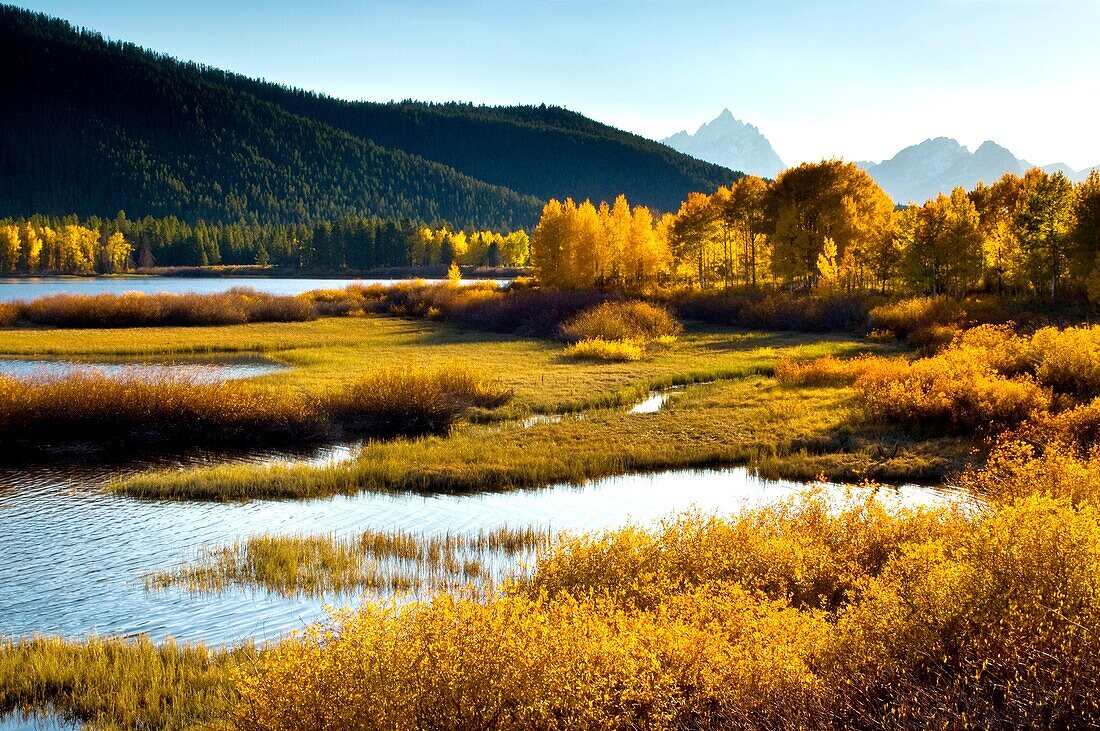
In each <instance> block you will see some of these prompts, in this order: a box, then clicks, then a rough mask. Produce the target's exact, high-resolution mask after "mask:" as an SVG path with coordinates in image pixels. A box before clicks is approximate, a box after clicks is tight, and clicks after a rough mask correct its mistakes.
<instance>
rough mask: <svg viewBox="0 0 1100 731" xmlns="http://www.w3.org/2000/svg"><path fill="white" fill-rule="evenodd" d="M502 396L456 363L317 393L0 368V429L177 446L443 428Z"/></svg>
mask: <svg viewBox="0 0 1100 731" xmlns="http://www.w3.org/2000/svg"><path fill="white" fill-rule="evenodd" d="M509 398H510V394H509V393H508V392H506V391H504V390H502V389H500V388H497V387H495V386H493V385H491V384H486V383H484V382H482V381H481V380H480V379H479V378H477V377H476V376H474V375H472V374H470V373H467V372H465V371H461V370H456V371H449V372H443V373H433V372H426V371H421V370H419V369H409V370H405V371H402V372H398V371H396V370H383V371H375V372H373V373H370V374H368V375H366V376H364V377H362V378H361V379H360V380H358V381H355V382H352V383H351V384H349V385H348V386H346V387H344V388H343V389H341V390H339V391H336V392H334V393H332V394H330V395H329V396H327V397H322V398H314V397H307V396H304V395H303V394H301V393H299V392H296V391H291V390H282V389H280V390H276V389H274V388H270V387H267V386H258V385H254V384H252V383H248V382H244V381H224V382H219V383H204V382H196V381H195V380H193V379H190V378H188V377H187V376H179V377H176V376H163V377H159V378H157V379H148V378H142V377H131V378H121V379H119V378H112V377H110V376H105V375H102V374H97V373H91V374H76V375H72V376H67V377H64V378H45V379H35V380H32V381H24V380H19V379H14V378H3V377H0V438H2V439H4V440H6V441H7V442H8V443H9V444H12V445H14V444H20V445H30V446H41V445H42V444H43V443H45V444H47V445H49V444H57V443H59V442H68V441H84V442H96V443H100V442H107V443H118V444H150V445H157V446H180V445H185V444H200V443H203V444H205V443H213V444H218V445H230V444H241V443H250V444H263V443H272V442H285V441H288V440H292V439H293V440H296V441H306V442H308V441H317V440H320V439H322V438H334V437H336V436H339V435H356V434H427V433H439V432H443V431H446V430H447V429H449V428H450V427H451V425H452V424H453V423H454V422H455V420H457V419H458V418H460V417H462V416H463V415H464V414H466V413H467V412H468V411H469V410H470V409H472V408H475V407H477V408H491V407H495V406H500V405H502V404H503V403H505V402H506V401H507V400H508V399H509Z"/></svg>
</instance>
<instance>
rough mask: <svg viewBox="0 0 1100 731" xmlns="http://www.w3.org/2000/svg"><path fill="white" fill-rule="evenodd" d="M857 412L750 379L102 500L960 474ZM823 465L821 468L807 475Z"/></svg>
mask: <svg viewBox="0 0 1100 731" xmlns="http://www.w3.org/2000/svg"><path fill="white" fill-rule="evenodd" d="M643 393H644V392H643ZM856 409H857V407H856V405H855V404H854V398H853V395H852V393H851V392H850V391H849V390H847V389H838V388H835V387H805V388H790V387H779V386H778V384H776V382H775V381H774V380H773V379H770V378H764V377H749V378H744V379H740V380H730V381H719V382H715V383H712V384H704V385H700V386H698V387H696V388H692V389H687V390H685V391H684V392H682V394H681V395H680V396H679V397H678V398H677V399H676V400H675V401H674V402H671V403H670V404H669V405H668V406H666V407H665V408H662V409H661V410H660V411H658V412H656V413H653V414H646V415H644V416H638V415H633V414H628V413H626V412H625V411H623V410H612V409H603V410H594V411H589V412H587V413H586V414H585V418H584V419H566V420H563V421H561V422H558V423H552V424H538V425H532V426H528V427H526V428H525V427H524V426H523V425H522V423H519V422H506V423H503V424H494V425H484V426H482V425H464V426H463V427H461V428H460V429H458V430H456V431H455V432H454V433H452V434H451V435H450V436H448V437H447V438H439V437H427V438H423V439H415V440H412V439H398V440H395V441H391V442H386V443H378V444H374V445H372V446H371V447H369V448H367V449H365V450H363V451H362V452H361V453H360V456H359V458H358V459H357V460H355V461H353V462H349V463H344V464H340V465H334V466H328V467H322V468H313V467H301V466H273V467H252V466H225V467H213V468H200V469H195V470H188V471H184V472H180V471H153V472H145V473H141V474H138V475H134V476H132V477H129V478H126V479H123V480H119V481H115V482H113V483H112V484H111V485H110V486H109V489H111V490H113V491H116V492H118V493H121V494H125V495H129V496H132V497H144V498H164V499H176V500H189V499H198V500H247V499H254V498H261V497H278V498H305V497H321V496H326V495H333V494H355V493H358V492H361V491H383V492H385V491H413V492H470V491H483V490H490V491H492V490H509V489H515V488H519V487H539V486H545V485H550V484H554V483H559V482H573V483H579V482H583V481H585V480H588V479H595V478H600V477H607V476H612V475H619V474H626V473H631V472H643V471H650V470H663V469H675V468H693V467H698V468H704V467H721V466H731V465H748V466H750V467H755V466H757V465H768V466H769V467H770V468H772V469H775V468H777V467H780V468H781V467H782V465H783V463H784V460H785V459H787V458H793V459H794V460H795V461H794V462H792V467H793V468H796V472H797V474H794V475H791V476H794V477H808V478H810V479H813V478H815V477H817V476H818V475H819V474H821V473H822V472H824V473H825V474H826V475H829V476H832V475H831V471H832V470H835V471H836V473H837V474H841V475H845V476H848V475H852V474H857V473H858V474H859V475H860V477H861V478H863V477H868V478H873V477H882V478H884V479H885V478H886V477H890V478H891V479H895V478H902V479H911V480H919V481H922V482H926V481H929V480H931V479H935V478H936V477H942V475H943V474H944V473H945V472H946V471H949V470H951V469H955V468H957V467H960V466H961V464H962V462H963V461H965V459H966V458H968V457H969V456H970V450H971V449H972V447H973V446H974V445H973V443H972V442H969V441H966V440H960V439H954V440H949V439H925V440H917V439H912V438H908V439H904V440H902V439H901V438H900V435H899V434H898V433H897V432H895V431H891V430H890V429H883V428H881V427H875V428H873V429H868V430H862V429H861V428H859V427H858V426H853V423H854V422H855V420H854V419H853V415H854V413H857V412H856ZM823 456H827V459H826V461H824V462H819V463H815V460H817V459H819V458H822V457H823ZM824 468H828V469H824ZM807 470H811V471H809V472H807Z"/></svg>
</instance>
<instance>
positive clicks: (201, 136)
mask: <svg viewBox="0 0 1100 731" xmlns="http://www.w3.org/2000/svg"><path fill="white" fill-rule="evenodd" d="M207 75H208V74H207V72H205V71H203V70H202V69H200V68H199V67H197V66H195V65H193V64H185V63H181V62H178V61H175V60H173V59H170V58H166V57H163V56H159V55H155V54H152V53H149V52H147V51H145V50H142V49H140V48H137V47H135V46H133V45H130V44H123V43H116V42H107V41H105V40H104V39H103V38H101V37H100V36H99V35H97V34H94V33H90V32H84V31H78V30H76V29H74V28H73V27H72V26H70V25H69V24H68V23H65V22H64V21H59V20H53V19H49V18H47V17H46V16H42V15H38V14H34V13H28V12H25V11H21V10H16V9H13V8H8V7H4V8H0V93H2V94H3V98H4V99H6V100H8V101H9V103H6V104H5V105H4V106H3V107H2V108H0V127H2V128H3V130H4V132H3V136H2V138H0V173H2V174H0V211H2V213H3V215H26V214H32V213H55V214H60V213H77V214H79V215H92V214H101V215H102V214H113V213H114V212H115V211H118V210H119V209H123V210H126V211H127V212H128V213H129V214H130V215H131V216H136V215H146V214H151V215H176V216H179V217H181V218H183V219H185V220H192V221H193V220H197V219H207V220H217V221H236V220H245V221H259V222H273V221H301V220H310V219H318V218H335V217H337V216H339V215H342V214H345V213H351V212H356V213H363V214H376V215H379V216H385V217H391V218H399V217H409V218H420V219H424V220H433V219H445V220H450V221H453V222H455V223H457V224H460V225H476V226H482V227H493V228H504V229H507V228H513V227H516V226H522V225H527V224H529V223H530V221H531V220H532V219H533V218H534V216H535V215H536V213H537V211H538V208H539V202H538V201H537V200H536V199H535V198H533V197H530V196H521V195H519V194H517V193H515V192H513V191H510V190H507V189H504V188H501V187H498V186H492V185H489V184H487V183H484V182H481V181H478V180H475V179H473V178H470V177H469V176H465V175H462V174H460V173H458V172H457V171H455V170H453V169H450V168H447V167H446V166H443V165H440V164H438V163H435V162H430V161H427V160H424V159H422V158H419V157H417V156H414V155H410V154H408V153H405V152H400V151H393V150H386V149H383V148H381V147H378V146H377V145H375V144H373V143H371V142H369V141H366V140H362V139H359V138H357V137H354V136H352V135H349V134H347V133H345V132H341V131H338V130H334V129H332V128H331V127H328V126H326V125H323V124H321V123H318V122H316V121H314V120H309V119H305V118H303V117H300V116H298V115H294V114H291V113H289V112H287V111H286V110H284V109H282V108H280V107H278V106H275V105H273V104H269V103H266V102H264V101H262V100H259V99H256V98H255V97H253V96H251V95H248V94H244V93H241V92H239V91H234V90H233V89H231V88H229V87H227V86H226V85H224V84H222V85H219V84H215V83H211V82H210V81H208V80H207V78H206V76H207ZM12 100H18V102H16V103H10V102H12Z"/></svg>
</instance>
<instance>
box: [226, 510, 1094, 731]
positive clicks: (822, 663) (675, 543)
mask: <svg viewBox="0 0 1100 731" xmlns="http://www.w3.org/2000/svg"><path fill="white" fill-rule="evenodd" d="M424 658H430V659H431V661H430V662H426V661H424ZM1098 658H1100V513H1098V512H1097V510H1096V509H1095V508H1094V507H1093V506H1092V505H1091V504H1087V503H1086V504H1083V505H1081V506H1080V507H1077V508H1074V507H1072V506H1071V505H1069V504H1068V503H1067V502H1064V501H1059V500H1055V499H1052V498H1050V497H1046V496H1041V495H1032V496H1029V497H1021V498H1018V499H1014V500H1012V501H1010V502H1007V503H1004V504H997V505H995V506H992V507H991V508H989V509H987V510H982V511H966V510H948V509H938V510H901V511H898V512H892V511H889V510H885V509H884V508H883V507H882V505H881V504H880V503H878V502H877V501H875V500H870V501H867V502H855V503H849V504H847V505H846V506H843V507H841V508H839V509H838V506H836V505H835V504H834V503H832V502H830V501H829V500H826V499H823V498H822V497H820V496H819V497H818V498H816V499H815V498H810V499H808V500H807V501H806V502H804V503H801V504H798V503H794V502H792V503H787V504H785V505H780V506H778V507H773V508H765V509H762V510H757V511H752V512H748V513H745V514H742V515H740V516H737V517H733V518H729V519H718V518H703V517H701V516H688V517H685V518H682V519H680V520H678V521H676V522H673V523H670V524H667V525H665V526H664V527H663V528H661V529H659V530H658V531H656V532H648V531H643V530H639V529H637V528H625V529H621V530H618V531H614V532H612V533H609V534H605V535H603V536H588V537H580V538H575V539H572V540H570V541H568V542H566V543H564V544H562V545H560V546H559V547H557V548H555V549H553V550H552V551H551V552H550V553H549V554H548V555H546V556H545V557H543V558H542V559H540V561H539V564H538V566H537V567H536V569H535V572H534V575H533V577H532V578H531V579H530V580H529V581H521V582H520V583H519V584H518V585H515V586H513V588H512V589H511V591H510V592H509V593H508V594H507V595H506V596H504V597H502V598H498V599H494V600H490V601H487V602H485V603H478V602H471V601H459V600H457V599H455V598H453V597H451V596H447V595H444V596H441V597H439V598H437V599H435V600H434V601H432V602H430V603H427V604H415V605H410V606H406V607H405V608H396V607H392V606H367V607H365V608H363V609H362V610H359V611H357V612H351V611H347V612H343V613H338V614H336V615H335V616H334V617H333V618H332V619H331V620H330V621H329V622H327V623H324V624H322V625H319V626H317V627H314V628H312V629H311V630H309V631H308V632H306V633H304V634H302V635H300V636H298V637H296V638H294V639H292V640H290V641H288V642H286V643H283V644H281V645H279V646H277V647H275V648H274V649H273V651H272V652H270V653H269V654H267V655H266V656H265V657H264V658H263V659H262V661H261V663H260V665H259V666H258V667H257V668H256V671H255V672H254V673H252V674H250V675H247V676H244V677H243V678H242V681H241V683H240V685H239V692H240V694H241V698H242V701H241V704H240V706H239V708H238V711H237V713H236V715H235V719H236V720H235V724H236V727H237V728H238V729H241V730H242V731H243V730H246V729H248V730H251V729H264V730H265V731H275V730H277V729H296V728H303V727H307V726H308V727H309V728H317V729H322V730H323V729H343V728H419V727H423V726H425V725H431V726H432V727H433V728H445V729H459V728H471V727H485V728H496V729H521V728H555V729H588V728H647V729H686V728H690V729H721V728H750V729H752V728H755V729H774V728H806V729H833V728H881V727H883V726H886V727H890V728H926V727H928V726H935V727H937V728H960V729H970V728H975V729H979V728H989V727H997V728H1036V727H1041V728H1050V727H1058V728H1089V727H1093V726H1095V725H1096V724H1098V723H1100V692H1098V691H1097V687H1096V684H1095V682H1094V678H1095V674H1096V672H1097V671H1100V659H1098ZM333 699H339V702H333Z"/></svg>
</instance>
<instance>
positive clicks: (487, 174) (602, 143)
mask: <svg viewBox="0 0 1100 731" xmlns="http://www.w3.org/2000/svg"><path fill="white" fill-rule="evenodd" d="M210 74H211V76H216V77H218V79H219V80H222V81H224V82H225V83H228V84H230V85H231V86H233V87H234V88H237V89H241V90H244V91H247V92H249V93H251V94H253V95H255V96H257V97H259V98H261V99H265V100H267V101H270V102H273V103H275V104H278V105H280V106H282V107H283V108H284V109H287V110H289V111H292V112H295V113H297V114H301V115H303V116H307V117H310V118H312V119H316V120H318V121H322V122H325V123H326V124H330V125H332V126H334V127H337V128H339V129H342V130H346V131H348V132H351V133H352V134H355V135H357V136H359V137H364V138H366V139H370V140H373V141H374V142H375V143H377V144H379V145H382V146H383V147H391V148H396V149H401V150H405V151H407V152H411V153H414V154H417V155H421V156H423V157H426V158H429V159H431V160H436V161H438V162H441V163H444V164H446V165H449V166H451V167H453V168H455V169H457V170H460V171H462V172H464V173H466V174H468V175H471V176H473V177H475V178H478V179H480V180H485V181H487V182H490V183H495V184H497V185H503V186H505V187H507V188H510V189H512V190H515V191H518V192H520V193H525V194H529V195H534V196H537V197H538V198H541V199H548V198H559V199H564V198H567V197H571V198H574V199H576V200H578V201H580V200H583V199H585V198H590V199H592V200H593V201H600V200H608V201H610V200H614V199H615V197H616V196H617V195H619V194H620V193H623V194H625V195H626V197H627V198H628V199H630V200H631V201H632V202H636V203H640V204H642V205H647V206H652V207H655V208H659V209H662V210H675V209H676V207H677V206H679V205H680V201H682V200H683V199H684V198H685V197H686V196H687V194H688V193H690V192H693V191H702V192H708V193H709V192H713V191H714V190H715V189H717V188H718V187H719V186H721V185H729V184H730V183H731V182H733V181H734V180H735V179H737V178H738V177H740V173H735V172H734V171H731V170H729V169H728V168H724V167H722V166H720V165H714V164H712V163H708V162H703V161H701V160H696V159H694V158H692V157H690V156H688V155H684V154H682V153H679V152H677V151H675V150H673V149H671V148H669V147H667V146H665V145H662V144H659V143H657V142H654V141H653V140H649V139H646V138H644V137H640V136H638V135H633V134H630V133H628V132H623V131H622V130H618V129H615V128H613V127H609V126H607V125H604V124H600V123H599V122H596V121H594V120H592V119H589V118H588V117H585V116H583V115H581V114H577V113H575V112H571V111H569V110H567V109H562V108H560V107H547V106H537V107H535V106H526V107H524V106H516V107H486V106H475V105H472V104H460V103H449V104H427V103H423V102H411V101H408V102H395V103H387V104H382V103H376V102H348V101H343V100H340V99H333V98H331V97H326V96H322V95H318V94H313V93H310V92H305V91H301V90H297V89H288V88H285V87H281V86H276V85H273V84H269V83H266V82H261V81H256V80H253V79H248V78H245V77H241V76H236V75H226V74H221V72H210Z"/></svg>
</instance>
